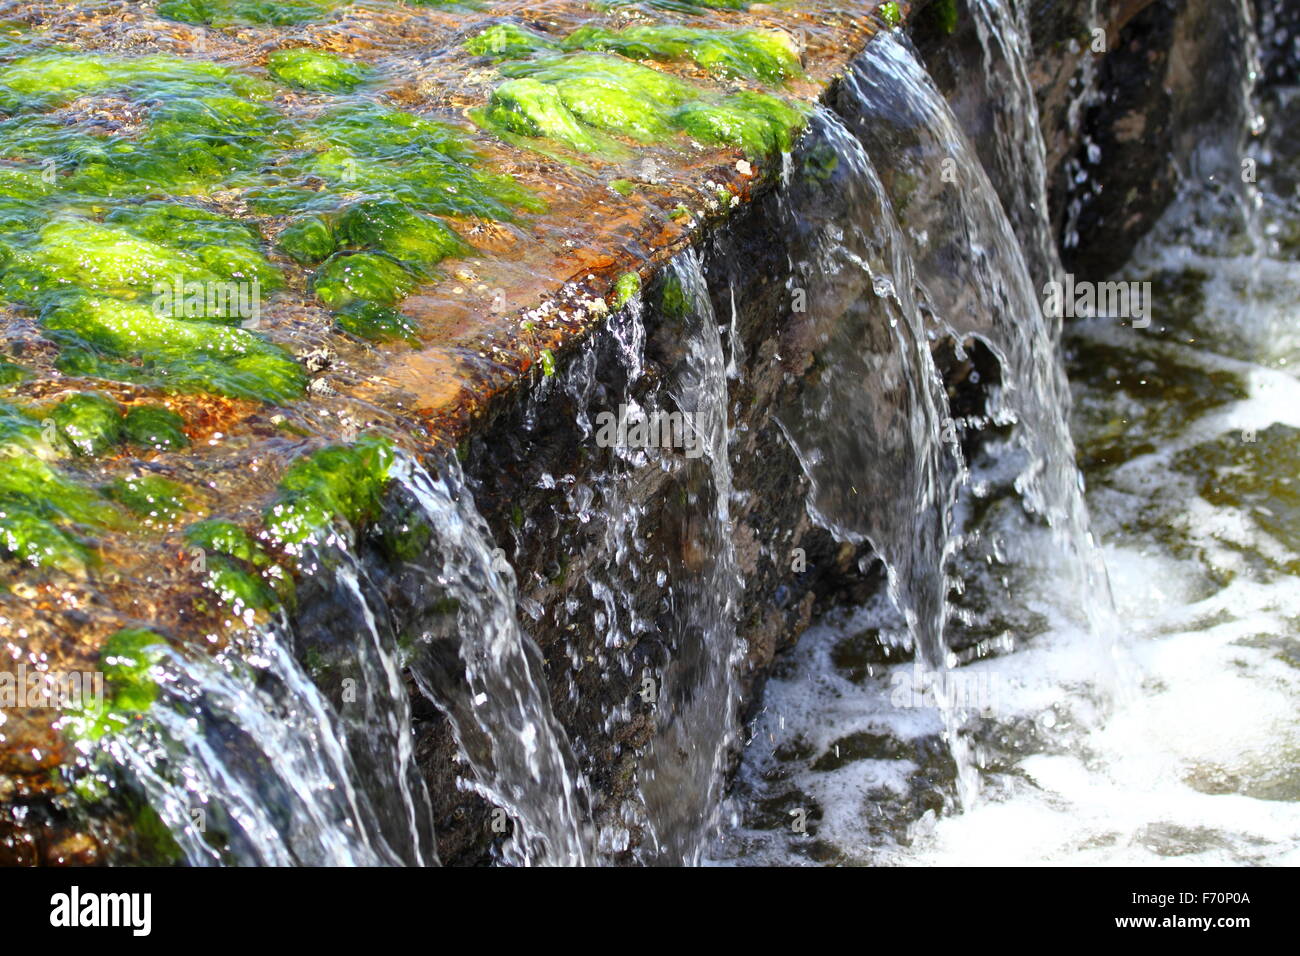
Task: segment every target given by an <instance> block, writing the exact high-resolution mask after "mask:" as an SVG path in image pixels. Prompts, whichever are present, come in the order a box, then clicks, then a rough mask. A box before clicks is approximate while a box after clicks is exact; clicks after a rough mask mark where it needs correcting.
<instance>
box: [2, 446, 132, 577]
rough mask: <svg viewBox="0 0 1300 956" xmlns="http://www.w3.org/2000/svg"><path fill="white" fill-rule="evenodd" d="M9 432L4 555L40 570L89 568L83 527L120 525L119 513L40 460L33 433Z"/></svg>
mask: <svg viewBox="0 0 1300 956" xmlns="http://www.w3.org/2000/svg"><path fill="white" fill-rule="evenodd" d="M10 432H11V435H10V438H9V440H8V441H7V442H6V443H5V445H4V447H3V449H0V553H3V554H4V556H5V557H7V558H10V559H13V560H18V561H23V562H26V563H28V564H31V565H33V566H36V567H56V568H61V569H63V570H67V571H76V570H79V569H81V568H83V567H85V566H86V565H87V564H89V563H90V562H91V558H92V553H91V549H90V546H89V545H88V544H87V543H86V541H85V540H84V539H83V538H82V537H81V534H80V529H99V528H106V527H113V526H116V525H117V524H119V523H120V520H121V516H120V514H119V513H118V511H117V509H116V508H114V506H113V505H112V504H110V503H109V502H107V501H105V500H104V499H103V498H101V497H100V496H99V495H98V494H97V493H96V492H95V491H94V490H93V489H91V488H88V487H86V486H84V485H82V484H80V483H79V482H77V481H75V480H73V479H72V478H69V477H67V476H65V475H64V474H63V473H61V472H60V471H58V470H57V469H55V467H54V466H52V465H50V464H49V463H48V462H45V461H42V460H41V459H40V458H38V457H36V455H35V454H33V453H32V451H31V450H30V448H31V447H33V446H35V444H36V440H35V438H34V437H33V436H32V435H31V434H30V433H28V432H26V431H15V430H13V429H11V430H10Z"/></svg>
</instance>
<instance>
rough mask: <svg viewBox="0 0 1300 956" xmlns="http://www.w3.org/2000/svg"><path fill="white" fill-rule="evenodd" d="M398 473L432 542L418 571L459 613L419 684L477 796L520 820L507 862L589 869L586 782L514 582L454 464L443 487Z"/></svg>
mask: <svg viewBox="0 0 1300 956" xmlns="http://www.w3.org/2000/svg"><path fill="white" fill-rule="evenodd" d="M392 475H393V479H394V481H395V483H396V485H397V487H398V490H399V494H401V495H403V496H406V497H409V499H410V500H411V501H412V502H413V503H415V504H416V505H417V506H418V508H417V509H416V510H415V514H416V515H417V516H418V517H419V518H420V519H422V520H423V521H425V522H426V523H427V524H428V526H429V528H430V529H431V530H432V532H433V536H432V542H431V545H430V548H429V549H428V550H427V551H426V554H425V559H424V560H423V561H421V565H420V567H421V570H422V571H426V572H427V584H426V586H427V587H428V588H429V590H430V593H433V594H440V595H443V596H444V597H443V600H444V601H448V602H450V603H451V605H452V606H453V607H454V609H455V613H454V615H445V616H444V617H443V619H442V620H440V621H436V622H434V623H432V624H431V625H430V626H429V627H428V629H426V630H425V631H424V632H423V633H421V634H420V635H419V636H418V638H417V649H416V651H415V652H414V653H413V655H412V660H411V669H412V672H413V673H414V675H415V679H416V682H417V683H418V684H419V687H420V689H421V691H422V692H423V693H424V694H425V695H426V696H427V697H428V698H429V699H430V700H432V701H433V702H434V703H435V704H436V705H437V706H438V707H439V708H440V709H441V710H443V711H444V712H445V713H446V714H447V716H448V718H449V719H450V720H451V722H452V725H453V727H454V729H455V733H456V739H457V741H458V743H459V744H460V747H461V751H462V753H463V754H464V755H465V757H466V758H467V760H468V762H469V764H470V767H471V769H472V772H473V778H474V789H475V790H477V791H478V792H479V793H480V794H481V795H482V796H484V797H485V798H486V799H487V800H488V801H489V802H491V803H493V804H495V806H496V807H498V808H500V809H502V810H504V811H505V812H506V813H507V814H508V815H509V816H510V817H512V818H513V819H514V820H516V821H517V822H518V824H519V826H520V831H519V832H517V833H516V834H515V839H514V840H513V841H512V845H511V847H510V848H509V850H508V851H507V857H506V859H507V861H508V862H514V863H554V864H561V865H582V864H585V863H587V862H588V861H589V860H590V856H591V852H592V837H591V835H590V833H589V823H588V817H589V810H588V808H587V799H586V793H585V782H584V781H582V780H581V779H580V778H579V776H578V774H577V772H576V769H575V766H574V760H573V756H572V754H571V752H570V749H569V744H568V740H567V738H566V735H565V733H564V730H563V728H562V727H560V725H559V723H558V722H557V721H556V719H555V717H554V715H553V714H552V712H551V704H550V699H549V696H548V695H549V692H548V688H547V684H546V680H545V677H544V675H543V672H542V661H541V655H540V654H539V652H538V650H537V647H536V646H535V645H534V644H533V642H532V639H531V638H529V637H528V636H527V635H526V634H525V633H524V632H523V630H522V629H521V628H520V626H519V621H518V618H517V616H516V613H515V605H516V594H517V591H516V585H515V579H514V572H513V570H512V569H511V567H510V565H509V564H508V563H507V562H506V561H505V560H503V559H502V558H501V557H500V553H499V552H498V551H497V549H496V547H495V545H494V544H493V541H492V538H491V535H490V533H489V531H488V528H487V525H486V523H485V522H484V520H483V518H482V516H481V515H480V514H479V513H478V510H477V508H475V506H474V500H473V497H472V496H471V494H470V492H469V490H468V488H466V486H465V481H464V478H463V476H462V475H461V473H460V466H459V464H458V463H457V462H456V460H455V458H454V457H448V458H447V459H446V460H445V461H444V462H443V463H442V467H441V469H440V470H439V474H438V476H437V477H433V476H431V475H430V474H429V473H428V472H427V471H425V470H424V468H423V467H421V466H420V465H419V463H418V462H416V461H415V460H414V459H412V458H409V457H399V459H398V460H397V463H396V465H395V467H394V469H393V471H392Z"/></svg>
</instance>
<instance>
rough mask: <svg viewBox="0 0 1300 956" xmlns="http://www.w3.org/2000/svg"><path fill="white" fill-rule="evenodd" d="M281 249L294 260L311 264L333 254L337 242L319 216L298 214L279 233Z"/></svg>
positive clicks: (327, 224)
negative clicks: (298, 215)
mask: <svg viewBox="0 0 1300 956" xmlns="http://www.w3.org/2000/svg"><path fill="white" fill-rule="evenodd" d="M279 245H280V249H281V251H283V252H284V254H285V255H287V256H288V257H289V258H291V259H293V260H294V261H295V262H299V263H302V264H303V265H313V264H315V263H317V262H322V261H324V260H325V259H328V258H329V257H330V256H331V255H333V254H334V250H335V249H337V248H338V242H337V241H336V240H335V238H334V232H333V230H331V229H330V227H329V223H327V222H326V221H325V220H324V219H322V218H321V217H320V216H300V217H298V218H297V219H295V220H294V221H293V222H291V223H289V225H287V226H285V227H284V231H283V232H281V233H280V240H279Z"/></svg>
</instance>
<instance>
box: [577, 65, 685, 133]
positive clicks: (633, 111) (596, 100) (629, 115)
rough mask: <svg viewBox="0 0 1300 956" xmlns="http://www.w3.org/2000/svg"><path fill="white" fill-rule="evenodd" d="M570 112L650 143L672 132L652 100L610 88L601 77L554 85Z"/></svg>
mask: <svg viewBox="0 0 1300 956" xmlns="http://www.w3.org/2000/svg"><path fill="white" fill-rule="evenodd" d="M555 88H556V89H557V90H559V92H560V99H562V100H563V101H564V105H565V106H567V107H568V108H569V110H570V112H572V113H573V115H574V116H576V117H578V119H580V120H582V122H584V123H586V124H587V125H588V126H594V127H596V128H597V129H603V130H606V131H608V132H611V133H618V134H620V135H623V136H627V137H629V138H631V139H635V140H639V141H640V142H643V143H653V142H657V141H659V140H661V139H663V137H664V136H666V135H668V134H669V133H670V132H671V127H670V126H669V125H668V121H667V120H666V119H665V117H664V116H663V114H662V113H661V112H660V110H659V107H658V105H657V104H656V103H655V102H654V100H651V99H649V98H648V97H646V96H642V95H641V94H639V93H636V92H633V91H629V90H624V89H613V88H611V87H610V86H609V85H608V84H606V83H604V82H602V81H601V80H600V79H592V78H588V79H571V80H561V81H560V82H559V83H557V84H556V85H555Z"/></svg>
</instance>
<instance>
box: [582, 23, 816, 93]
mask: <svg viewBox="0 0 1300 956" xmlns="http://www.w3.org/2000/svg"><path fill="white" fill-rule="evenodd" d="M563 46H564V49H566V50H591V51H602V52H607V53H618V54H620V55H622V56H625V57H629V58H631V59H634V60H660V61H665V62H667V61H672V60H686V59H689V60H692V61H694V63H695V65H696V66H698V67H700V68H701V69H703V70H707V71H708V72H710V73H713V74H716V75H719V76H743V77H749V78H750V79H755V80H762V81H763V82H765V83H772V84H777V83H784V82H785V81H786V80H789V79H793V78H794V77H797V76H800V75H802V73H803V67H802V65H801V63H800V62H799V50H798V48H797V47H796V46H795V44H794V41H793V40H792V39H791V38H790V37H789V36H788V35H787V34H785V33H782V32H780V31H777V30H757V29H749V30H711V29H702V28H697V27H681V26H647V25H636V26H630V27H624V28H623V29H622V30H607V29H605V28H603V27H581V28H579V29H578V30H575V31H574V32H573V33H571V34H570V35H569V36H568V37H567V38H566V39H565V40H564V43H563Z"/></svg>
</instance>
